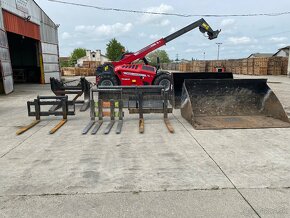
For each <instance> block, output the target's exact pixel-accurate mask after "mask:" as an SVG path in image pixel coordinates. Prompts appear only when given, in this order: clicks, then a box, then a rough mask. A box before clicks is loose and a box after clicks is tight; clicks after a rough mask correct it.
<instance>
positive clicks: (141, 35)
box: [138, 32, 147, 38]
mask: <svg viewBox="0 0 290 218" xmlns="http://www.w3.org/2000/svg"><path fill="white" fill-rule="evenodd" d="M138 36H139V37H140V38H143V37H146V36H147V35H146V34H145V33H143V32H142V33H139V34H138Z"/></svg>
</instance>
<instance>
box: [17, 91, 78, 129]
mask: <svg viewBox="0 0 290 218" xmlns="http://www.w3.org/2000/svg"><path fill="white" fill-rule="evenodd" d="M55 105H58V106H60V108H61V110H57V111H51V110H48V111H45V110H44V107H45V106H55ZM32 107H34V110H31V109H32ZM27 110H28V116H34V117H35V119H36V120H35V121H33V122H32V123H30V124H29V125H27V126H24V127H22V128H20V129H19V130H18V131H17V132H16V135H20V134H22V133H24V132H26V131H28V130H29V129H31V128H32V127H34V126H36V125H37V124H38V123H39V122H40V118H41V117H42V116H52V115H54V116H62V118H63V119H62V120H61V121H60V122H59V123H58V124H57V125H56V126H55V127H54V128H52V129H51V130H50V132H49V133H50V134H54V133H55V132H56V131H57V130H59V129H60V128H61V127H62V126H63V125H64V124H65V123H66V122H67V116H68V115H75V104H74V101H68V97H67V96H37V98H36V99H34V101H28V102H27Z"/></svg>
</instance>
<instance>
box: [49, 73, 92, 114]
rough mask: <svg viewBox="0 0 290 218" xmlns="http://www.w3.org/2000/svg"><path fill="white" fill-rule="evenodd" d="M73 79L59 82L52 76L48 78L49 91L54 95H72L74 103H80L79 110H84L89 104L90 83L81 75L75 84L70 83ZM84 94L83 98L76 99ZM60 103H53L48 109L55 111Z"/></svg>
mask: <svg viewBox="0 0 290 218" xmlns="http://www.w3.org/2000/svg"><path fill="white" fill-rule="evenodd" d="M74 82H75V81H69V82H66V83H64V82H61V81H59V80H57V79H55V78H53V77H51V78H50V86H51V91H52V92H53V93H54V94H55V95H56V96H65V95H74V97H73V101H74V102H75V104H82V106H81V109H80V111H86V110H87V109H88V108H89V106H90V89H91V84H90V82H89V81H87V80H86V79H85V78H84V77H81V79H80V80H79V82H78V84H77V85H72V83H74ZM82 95H84V100H77V99H78V98H79V97H80V96H82ZM59 107H60V105H54V106H52V107H51V108H50V111H55V110H57V109H58V108H59Z"/></svg>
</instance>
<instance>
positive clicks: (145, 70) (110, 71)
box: [96, 19, 220, 90]
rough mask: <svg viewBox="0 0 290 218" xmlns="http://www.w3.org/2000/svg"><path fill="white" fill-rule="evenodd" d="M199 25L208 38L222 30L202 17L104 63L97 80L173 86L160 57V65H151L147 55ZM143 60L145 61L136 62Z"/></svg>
mask: <svg viewBox="0 0 290 218" xmlns="http://www.w3.org/2000/svg"><path fill="white" fill-rule="evenodd" d="M197 27H199V30H200V31H201V32H202V33H207V36H208V39H210V40H212V39H215V38H217V36H218V34H219V32H220V30H216V31H213V30H212V28H211V27H210V26H209V25H208V23H207V22H206V21H205V20H204V19H200V20H198V21H196V22H194V23H192V24H190V25H188V26H186V27H184V28H182V29H180V30H178V31H176V32H174V33H172V34H170V35H169V36H167V37H165V38H161V39H159V40H157V41H156V42H153V43H152V44H150V45H148V46H146V47H145V48H142V49H141V50H139V51H137V52H135V53H125V54H123V55H122V57H121V59H120V60H119V61H114V62H112V63H110V64H104V65H102V66H100V67H98V69H97V72H96V82H97V85H99V86H119V85H121V86H131V85H133V86H142V85H162V86H164V87H165V90H169V89H170V87H171V75H170V74H169V73H168V72H165V71H162V70H160V67H159V58H157V62H158V66H157V67H155V66H151V65H149V64H148V61H147V60H146V57H145V56H146V55H147V54H149V53H150V52H152V51H154V50H156V49H158V48H160V47H161V46H163V45H165V44H166V43H168V42H170V41H172V40H174V39H176V38H177V37H179V36H181V35H183V34H185V33H187V32H189V31H191V30H193V29H195V28H197ZM137 60H142V61H143V63H136V64H135V63H134V61H137Z"/></svg>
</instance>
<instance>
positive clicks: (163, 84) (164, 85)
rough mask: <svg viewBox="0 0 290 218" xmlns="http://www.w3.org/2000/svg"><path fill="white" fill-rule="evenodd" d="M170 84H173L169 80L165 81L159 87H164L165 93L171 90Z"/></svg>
mask: <svg viewBox="0 0 290 218" xmlns="http://www.w3.org/2000/svg"><path fill="white" fill-rule="evenodd" d="M170 84H171V82H170V80H169V79H163V80H161V81H160V82H159V85H160V86H163V87H164V89H165V91H168V90H169V89H170Z"/></svg>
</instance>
